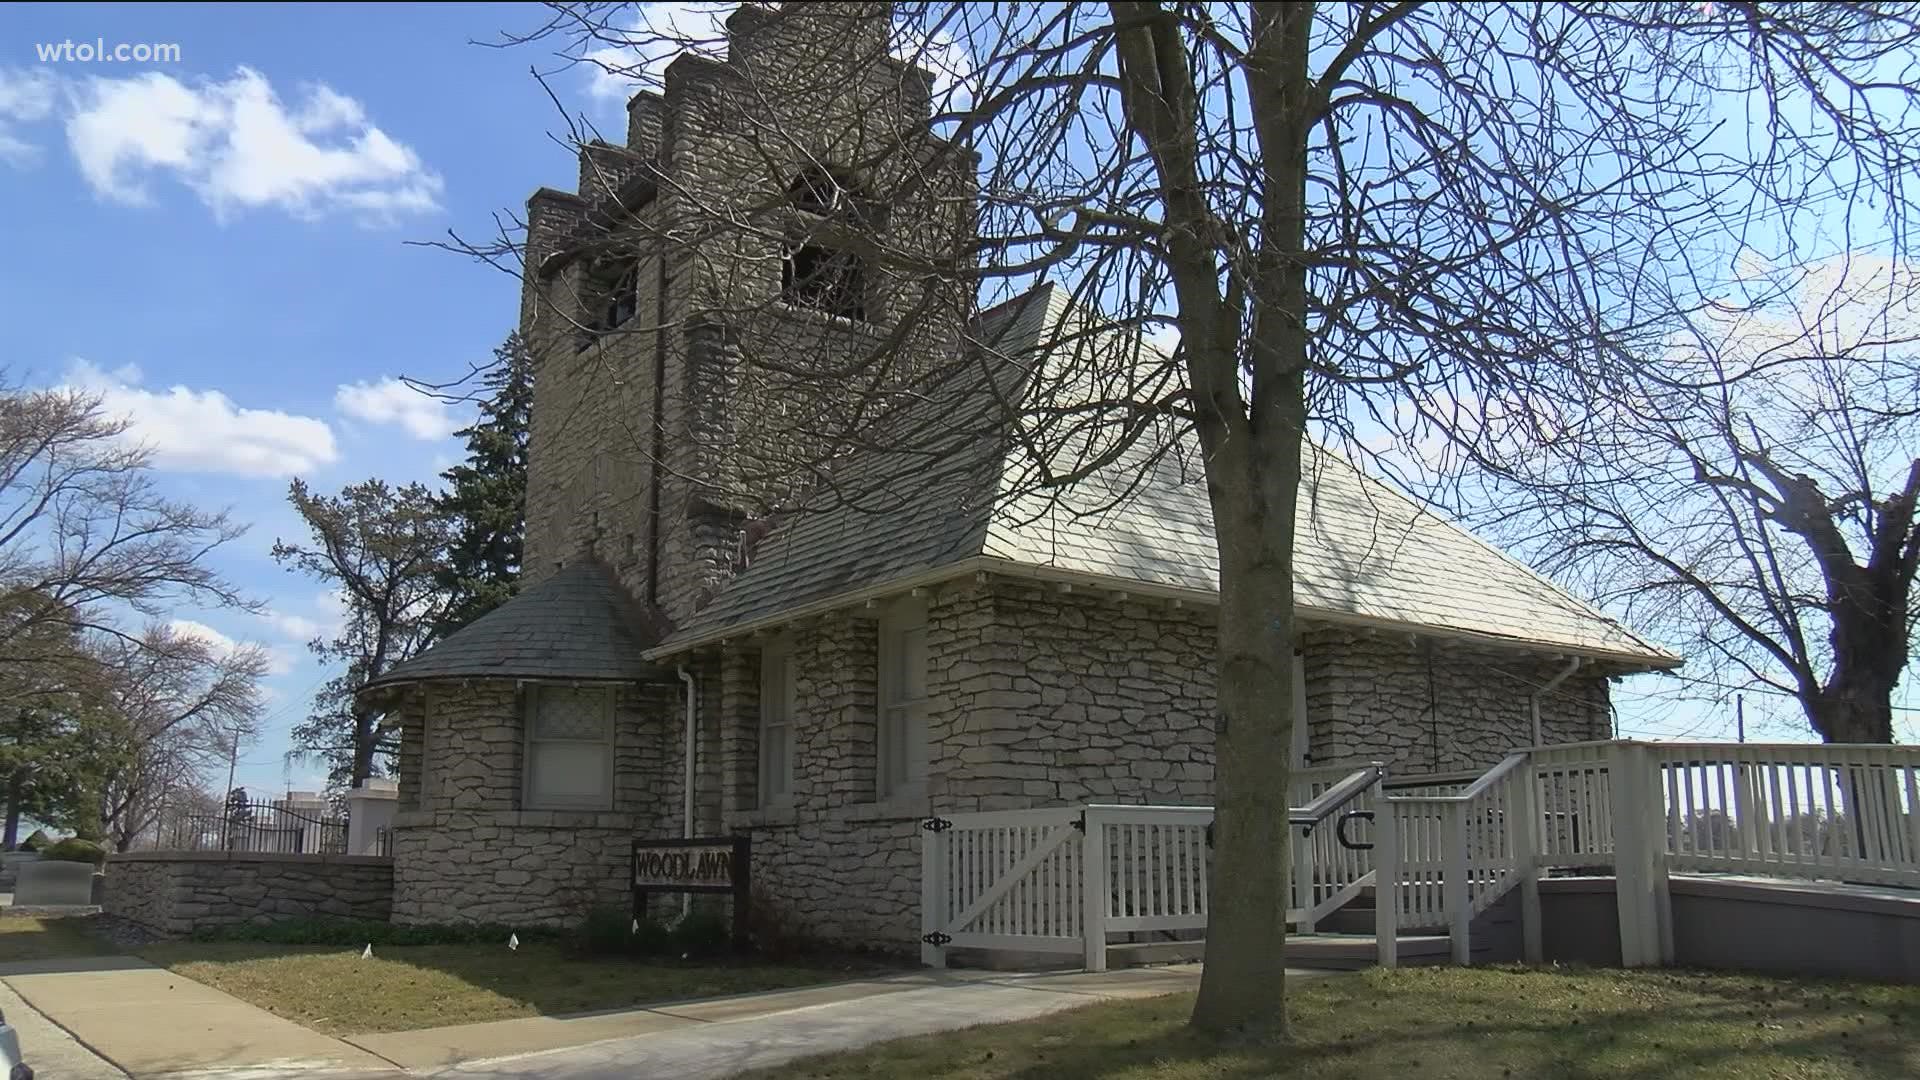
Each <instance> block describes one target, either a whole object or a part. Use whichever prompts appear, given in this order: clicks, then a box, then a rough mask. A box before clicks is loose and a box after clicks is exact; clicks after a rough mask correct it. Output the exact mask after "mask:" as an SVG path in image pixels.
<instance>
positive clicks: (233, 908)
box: [103, 851, 394, 936]
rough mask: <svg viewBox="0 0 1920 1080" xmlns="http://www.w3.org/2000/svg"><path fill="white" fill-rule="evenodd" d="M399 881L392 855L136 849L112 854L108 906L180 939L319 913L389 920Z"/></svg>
mask: <svg viewBox="0 0 1920 1080" xmlns="http://www.w3.org/2000/svg"><path fill="white" fill-rule="evenodd" d="M393 879H394V864H393V860H392V859H387V858H380V857H378V856H371V855H281V854H267V853H260V852H228V851H204V852H202V851H192V852H168V851H152V852H131V853H128V854H123V855H112V856H109V857H108V859H107V869H106V895H105V897H104V901H105V902H104V904H103V908H104V910H105V911H106V913H107V914H109V915H115V916H118V917H120V918H123V919H126V920H127V921H129V922H133V923H137V924H139V925H141V926H144V927H146V928H147V929H150V930H153V931H156V932H159V933H162V934H168V935H174V936H178V935H185V934H190V933H192V932H193V931H195V930H196V929H200V928H203V927H211V926H230V925H234V924H237V923H269V922H275V921H278V920H281V919H293V918H312V917H316V916H320V917H329V918H341V919H371V920H376V921H380V922H384V921H386V920H387V918H388V916H389V914H390V913H391V911H392V906H393Z"/></svg>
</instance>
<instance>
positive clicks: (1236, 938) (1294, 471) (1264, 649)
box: [1193, 442, 1300, 1039]
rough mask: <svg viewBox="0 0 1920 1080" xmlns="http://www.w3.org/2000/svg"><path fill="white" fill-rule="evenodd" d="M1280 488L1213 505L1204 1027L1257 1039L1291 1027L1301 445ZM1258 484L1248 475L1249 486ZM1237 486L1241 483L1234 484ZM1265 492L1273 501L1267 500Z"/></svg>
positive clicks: (1276, 465)
mask: <svg viewBox="0 0 1920 1080" xmlns="http://www.w3.org/2000/svg"><path fill="white" fill-rule="evenodd" d="M1258 471H1259V472H1261V473H1263V474H1265V475H1266V477H1267V478H1269V479H1271V480H1273V481H1275V482H1276V483H1278V484H1279V486H1281V487H1282V488H1283V489H1284V494H1283V496H1282V498H1280V499H1278V500H1275V501H1273V502H1271V503H1268V504H1267V505H1265V506H1263V507H1262V508H1261V509H1260V510H1251V509H1250V504H1252V503H1254V502H1255V500H1256V499H1257V498H1258V497H1257V496H1255V495H1254V494H1253V493H1252V492H1251V491H1248V492H1247V493H1246V498H1245V499H1244V500H1240V499H1236V498H1235V495H1234V494H1227V493H1226V492H1225V491H1223V495H1225V498H1223V499H1217V500H1216V502H1217V503H1218V502H1225V501H1228V500H1233V501H1236V502H1238V503H1239V505H1240V506H1241V507H1242V512H1241V514H1240V515H1239V516H1237V517H1227V516H1224V515H1221V514H1219V513H1218V512H1217V511H1216V515H1215V518H1214V529H1215V532H1216V533H1217V534H1218V543H1219V546H1220V614H1219V626H1218V634H1219V655H1220V670H1219V676H1218V678H1219V696H1220V716H1219V719H1218V721H1217V723H1218V727H1217V728H1216V730H1215V732H1214V769H1213V788H1214V830H1213V834H1214V847H1213V853H1212V854H1213V866H1212V872H1213V881H1212V883H1211V886H1212V887H1211V890H1210V893H1209V902H1210V903H1211V905H1212V910H1211V911H1210V912H1209V913H1208V917H1207V941H1208V949H1207V965H1206V972H1205V975H1204V977H1203V978H1202V980H1201V983H1200V995H1199V997H1198V999H1197V1000H1196V1001H1195V1003H1194V1010H1193V1023H1194V1026H1196V1027H1198V1028H1201V1029H1202V1030H1206V1031H1210V1032H1215V1033H1218V1034H1231V1035H1237V1036H1243V1037H1247V1038H1253V1039H1267V1038H1279V1037H1283V1036H1284V1035H1285V1034H1286V1030H1287V1016H1286V968H1287V960H1286V946H1287V906H1288V903H1287V902H1288V900H1289V891H1290V890H1289V887H1288V886H1289V881H1288V879H1289V871H1290V869H1291V866H1292V863H1291V860H1290V857H1289V853H1288V844H1289V842H1290V837H1289V835H1288V834H1289V831H1290V830H1289V829H1288V826H1287V810H1288V806H1287V802H1288V800H1287V789H1288V787H1289V786H1290V785H1289V778H1290V772H1291V764H1292V763H1291V761H1290V757H1291V754H1292V749H1293V725H1294V724H1295V723H1296V722H1298V718H1297V717H1296V716H1294V715H1293V700H1294V695H1293V508H1294V503H1295V501H1296V500H1297V497H1298V488H1299V480H1300V451H1299V444H1298V442H1295V443H1294V449H1293V452H1292V453H1291V454H1290V455H1282V456H1280V457H1279V459H1277V460H1268V461H1262V462H1261V463H1260V467H1259V470H1258ZM1249 486H1251V485H1249ZM1235 494H1237V493H1235ZM1261 501H1264V500H1261Z"/></svg>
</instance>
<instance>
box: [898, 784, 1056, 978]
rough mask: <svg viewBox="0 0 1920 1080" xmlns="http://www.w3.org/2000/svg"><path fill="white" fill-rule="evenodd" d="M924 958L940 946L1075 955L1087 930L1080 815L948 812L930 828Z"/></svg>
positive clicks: (924, 854) (934, 955)
mask: <svg viewBox="0 0 1920 1080" xmlns="http://www.w3.org/2000/svg"><path fill="white" fill-rule="evenodd" d="M923 827H928V828H927V831H926V832H924V833H923V834H922V835H923V839H924V843H923V844H922V846H921V850H920V931H921V939H922V941H923V942H925V944H923V946H922V948H921V951H920V955H921V959H922V960H924V961H926V962H927V963H929V964H935V965H938V964H941V963H944V954H943V952H942V949H943V948H944V947H945V946H948V945H952V946H956V947H961V948H980V949H1018V950H1021V951H1027V952H1065V953H1077V952H1080V951H1081V948H1082V938H1083V937H1084V933H1083V930H1084V927H1083V925H1082V923H1081V917H1082V911H1081V909H1082V906H1083V900H1082V889H1083V881H1082V879H1083V877H1084V876H1085V866H1084V859H1085V853H1084V851H1083V848H1082V844H1081V842H1080V840H1081V833H1080V811H1079V810H1077V809H1073V808H1070V807H1069V808H1065V809H1058V810H1004V811H994V812H988V813H979V814H950V815H948V816H946V817H944V818H933V819H930V820H929V821H928V822H926V823H925V825H924V826H923Z"/></svg>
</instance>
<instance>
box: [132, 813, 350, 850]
mask: <svg viewBox="0 0 1920 1080" xmlns="http://www.w3.org/2000/svg"><path fill="white" fill-rule="evenodd" d="M154 847H155V848H156V849H158V850H165V851H245V852H253V853H259V854H280V855H338V854H342V853H344V852H345V851H346V850H347V819H346V818H344V817H335V816H330V815H322V814H313V813H308V812H306V811H301V810H295V809H293V808H291V807H288V806H284V805H276V804H272V803H234V804H231V805H229V806H228V807H227V808H226V809H225V810H223V811H221V812H219V813H212V814H207V813H200V814H183V815H180V816H178V817H176V818H174V819H173V820H172V821H170V822H169V823H168V825H167V827H166V828H164V829H162V830H161V832H160V834H159V835H158V836H157V837H155V843H154Z"/></svg>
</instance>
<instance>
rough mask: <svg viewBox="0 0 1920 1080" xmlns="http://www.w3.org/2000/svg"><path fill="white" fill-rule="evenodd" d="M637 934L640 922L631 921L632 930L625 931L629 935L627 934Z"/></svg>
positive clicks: (637, 920)
mask: <svg viewBox="0 0 1920 1080" xmlns="http://www.w3.org/2000/svg"><path fill="white" fill-rule="evenodd" d="M639 932H640V920H639V919H635V920H633V929H631V930H629V931H627V933H629V934H637V933H639Z"/></svg>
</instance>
